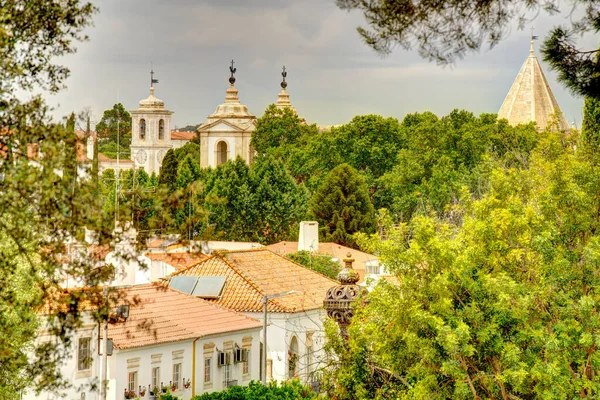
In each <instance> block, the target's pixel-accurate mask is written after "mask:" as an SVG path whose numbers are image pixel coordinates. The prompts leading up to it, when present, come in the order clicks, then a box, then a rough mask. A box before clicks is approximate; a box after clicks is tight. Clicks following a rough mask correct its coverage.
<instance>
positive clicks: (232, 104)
mask: <svg viewBox="0 0 600 400" xmlns="http://www.w3.org/2000/svg"><path fill="white" fill-rule="evenodd" d="M208 118H209V119H212V120H215V119H226V118H234V119H253V118H256V117H255V116H254V115H252V114H251V113H250V112H249V111H248V107H246V106H245V105H243V104H242V103H240V99H239V97H238V90H237V89H236V88H235V86H234V85H233V83H232V84H231V85H230V86H229V88H228V89H227V91H226V96H225V102H224V103H223V104H220V105H219V106H217V109H216V110H215V112H214V113H212V114H211V115H210V116H209V117H208Z"/></svg>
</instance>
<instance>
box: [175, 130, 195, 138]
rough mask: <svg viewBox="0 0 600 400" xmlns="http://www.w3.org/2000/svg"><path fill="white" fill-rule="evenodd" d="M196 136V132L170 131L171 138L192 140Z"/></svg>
mask: <svg viewBox="0 0 600 400" xmlns="http://www.w3.org/2000/svg"><path fill="white" fill-rule="evenodd" d="M194 137H196V132H179V131H172V132H171V140H192V139H193V138H194Z"/></svg>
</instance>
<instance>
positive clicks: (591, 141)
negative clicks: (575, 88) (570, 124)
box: [581, 97, 600, 164]
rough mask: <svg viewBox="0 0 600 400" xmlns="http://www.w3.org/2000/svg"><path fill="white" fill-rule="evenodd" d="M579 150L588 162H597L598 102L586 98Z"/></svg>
mask: <svg viewBox="0 0 600 400" xmlns="http://www.w3.org/2000/svg"><path fill="white" fill-rule="evenodd" d="M581 148H582V150H583V151H584V152H585V154H586V155H587V156H589V159H590V161H592V162H593V163H594V164H596V163H597V162H598V156H599V154H600V100H599V99H595V98H592V97H586V98H585V102H584V105H583V124H582V125H581Z"/></svg>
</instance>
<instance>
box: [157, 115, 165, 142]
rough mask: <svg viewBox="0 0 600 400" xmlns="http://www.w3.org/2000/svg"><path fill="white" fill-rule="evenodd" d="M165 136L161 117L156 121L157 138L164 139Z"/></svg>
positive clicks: (163, 122)
mask: <svg viewBox="0 0 600 400" xmlns="http://www.w3.org/2000/svg"><path fill="white" fill-rule="evenodd" d="M164 138H165V121H164V120H163V119H161V120H160V121H158V140H164Z"/></svg>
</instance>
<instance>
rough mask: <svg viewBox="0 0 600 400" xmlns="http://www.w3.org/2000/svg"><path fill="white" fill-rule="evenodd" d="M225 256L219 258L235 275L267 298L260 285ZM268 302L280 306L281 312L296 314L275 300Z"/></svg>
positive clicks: (221, 255)
mask: <svg viewBox="0 0 600 400" xmlns="http://www.w3.org/2000/svg"><path fill="white" fill-rule="evenodd" d="M242 251H244V252H248V250H242ZM225 254H229V253H225ZM225 254H223V253H222V254H220V255H219V258H220V259H221V260H223V261H224V262H225V264H227V265H229V267H230V268H231V269H233V271H234V272H235V273H237V274H238V275H239V276H241V277H242V279H244V280H245V281H246V282H248V284H250V286H252V288H254V290H256V291H257V292H258V293H259V294H261V295H262V296H263V297H264V296H266V293H265V292H264V291H262V290H261V289H260V288H259V287H258V285H257V284H256V283H254V282H252V281H251V280H250V278H248V277H247V276H246V275H245V274H244V273H243V272H242V271H240V269H239V268H238V267H236V266H235V265H233V264H232V263H231V262H230V261H229V260H227V258H226V257H225ZM267 301H268V302H269V301H270V302H271V303H273V304H274V305H276V306H278V307H279V308H280V309H281V310H286V311H288V312H294V310H291V311H290V309H289V308H288V307H284V306H282V305H281V304H280V303H278V302H276V301H274V300H273V299H269V298H267Z"/></svg>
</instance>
